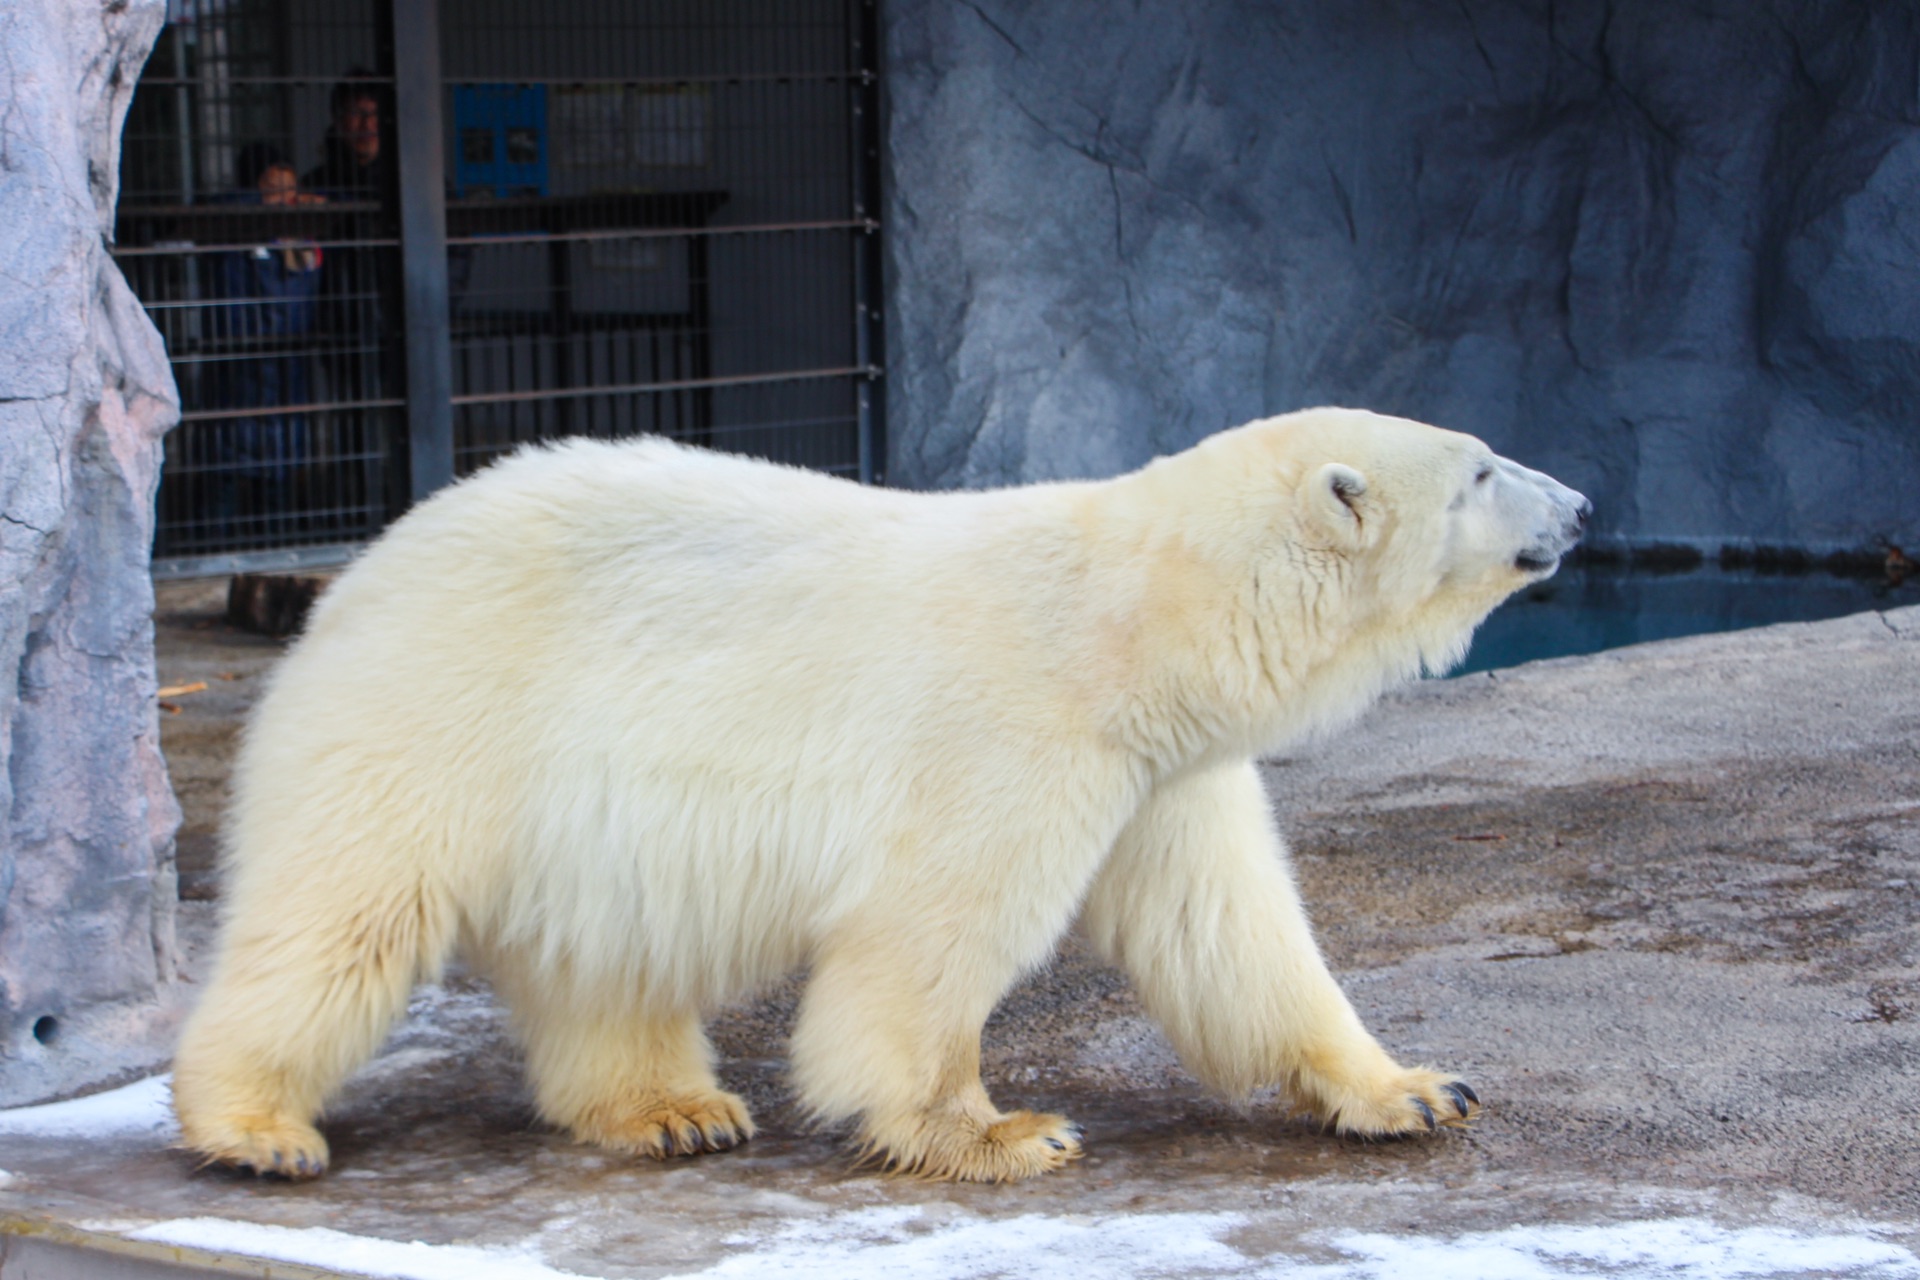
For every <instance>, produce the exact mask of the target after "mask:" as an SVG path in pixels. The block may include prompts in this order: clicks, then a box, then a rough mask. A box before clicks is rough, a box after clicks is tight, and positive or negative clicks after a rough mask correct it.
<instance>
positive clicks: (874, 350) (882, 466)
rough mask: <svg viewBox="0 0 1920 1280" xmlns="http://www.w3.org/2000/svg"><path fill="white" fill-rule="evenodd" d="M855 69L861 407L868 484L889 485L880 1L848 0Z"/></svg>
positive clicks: (862, 472)
mask: <svg viewBox="0 0 1920 1280" xmlns="http://www.w3.org/2000/svg"><path fill="white" fill-rule="evenodd" d="M847 16H848V26H849V28H850V30H849V33H848V34H849V36H850V37H851V40H852V48H851V62H852V66H851V67H850V70H851V72H852V79H851V81H850V86H851V100H850V102H849V103H848V106H849V113H848V114H849V118H850V122H851V125H852V139H851V141H852V144H853V145H852V155H851V156H850V157H849V160H850V161H851V164H852V169H853V175H852V176H853V216H854V217H855V218H856V219H859V220H860V221H861V223H862V224H863V225H862V226H861V228H860V229H859V230H857V231H855V232H854V233H853V308H854V318H853V326H854V328H853V335H854V363H855V364H856V365H857V366H858V367H859V368H860V370H861V372H860V373H859V374H857V375H855V381H854V412H855V420H856V427H855V431H856V434H857V438H858V448H859V463H858V465H859V477H860V483H861V484H884V483H886V408H885V404H884V396H882V395H879V394H876V393H878V392H881V391H882V390H883V388H882V387H881V386H880V378H881V367H882V354H881V351H882V335H883V334H884V332H885V330H884V326H883V322H882V318H881V313H880V302H881V298H882V296H883V293H884V289H883V286H882V280H883V278H884V277H883V274H882V266H881V263H882V259H881V255H880V206H881V191H880V183H881V166H880V127H881V123H880V122H881V114H880V113H881V105H880V76H879V65H880V21H879V12H878V7H877V5H876V3H875V0H848V3H847Z"/></svg>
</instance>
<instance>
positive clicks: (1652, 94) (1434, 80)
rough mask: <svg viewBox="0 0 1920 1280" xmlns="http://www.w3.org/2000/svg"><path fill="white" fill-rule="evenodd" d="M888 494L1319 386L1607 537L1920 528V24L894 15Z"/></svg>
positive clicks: (1478, 15)
mask: <svg viewBox="0 0 1920 1280" xmlns="http://www.w3.org/2000/svg"><path fill="white" fill-rule="evenodd" d="M886 14H887V31H886V41H887V55H888V66H889V81H888V88H889V93H890V95H891V113H890V118H889V131H890V134H889V141H888V151H887V167H888V170H889V179H890V197H889V204H888V208H887V212H888V215H889V218H890V226H889V231H890V235H889V239H888V246H889V249H888V251H889V254H890V255H891V260H890V264H889V265H890V270H891V273H892V280H891V297H892V298H893V309H892V314H891V315H890V317H889V329H888V342H889V370H890V377H889V397H890V398H889V404H888V418H889V424H890V425H889V430H890V435H891V438H892V445H891V454H892V456H891V458H890V473H889V478H890V480H891V481H892V482H893V483H896V484H905V485H911V486H931V487H947V486H956V485H980V484H995V483H1004V482H1007V481H1013V480H1034V479H1046V478H1053V477H1065V476H1084V475H1097V474H1104V473H1110V472H1114V471H1118V470H1120V469H1123V468H1126V467H1130V466H1133V465H1136V464H1138V463H1140V462H1142V461H1144V460H1145V459H1146V458H1148V457H1150V456H1152V455H1154V454H1157V453H1161V452H1165V451H1168V450H1173V449H1178V448H1181V447H1184V446H1185V445H1187V444H1189V443H1191V442H1192V441H1193V440H1195V439H1197V438H1199V437H1201V436H1203V435H1205V434H1207V433H1209V432H1212V431H1216V430H1219V429H1221V428H1223V427H1226V426H1230V425H1233V424H1235V423H1238V422H1240V421H1243V420H1246V419H1249V418H1252V417H1256V416H1260V415H1263V414H1267V413H1273V412H1279V411H1283V410H1287V409H1293V408H1298V407H1301V406H1305V405H1311V404H1316V403H1327V402H1334V403H1346V404H1359V405H1364V406H1367V407H1372V408H1376V409H1381V410H1385V411H1390V412H1398V413H1405V414H1409V415H1411V416H1415V417H1420V418H1424V419H1428V420H1431V421H1436V422H1439V423H1442V424H1445V425H1449V426H1455V427H1459V428H1461V429H1464V430H1470V431H1473V432H1475V433H1476V434H1479V435H1481V436H1483V437H1485V438H1486V439H1487V440H1488V441H1489V442H1490V443H1492V444H1493V445H1494V446H1495V447H1496V448H1498V449H1500V450H1502V451H1503V452H1506V453H1510V454H1512V455H1514V456H1515V457H1518V458H1520V459H1522V460H1524V461H1526V462H1527V463H1529V464H1530V465H1533V466H1537V467H1540V468H1542V469H1544V470H1547V471H1549V472H1551V473H1553V474H1554V475H1555V476H1557V477H1559V478H1560V479H1562V480H1564V481H1566V482H1567V483H1569V484H1572V485H1574V486H1576V487H1577V488H1579V489H1581V490H1582V491H1584V492H1586V493H1587V494H1589V495H1590V496H1591V497H1592V498H1593V500H1594V503H1595V506H1596V507H1597V509H1598V516H1597V527H1598V532H1599V534H1600V535H1601V536H1602V537H1605V536H1608V535H1612V536H1615V537H1619V538H1624V539H1628V540H1633V541H1655V540H1675V541H1690V542H1694V543H1698V544H1703V545H1708V546H1712V545H1717V544H1718V543H1720V542H1722V541H1736V542H1759V543H1768V544H1793V545H1799V546H1805V547H1810V548H1821V547H1847V548H1856V547H1861V546H1866V545H1871V544H1872V543H1873V541H1874V540H1875V539H1876V538H1880V537H1887V538H1891V539H1892V540H1894V541H1896V542H1899V541H1901V540H1902V539H1903V538H1906V539H1911V538H1913V537H1914V536H1915V535H1916V534H1920V486H1916V485H1914V484H1913V483H1912V479H1913V477H1914V476H1916V475H1920V429H1916V426H1915V421H1916V415H1917V414H1920V101H1916V82H1915V72H1914V67H1915V65H1916V62H1917V61H1920V10H1916V9H1915V8H1914V7H1913V6H1912V5H1910V4H1906V3H1902V2H1897V0H1864V2H1863V3H1859V4H1849V5H1832V4H1821V3H1817V2H1816V0H1783V2H1780V3H1768V4H1762V5H1729V4H1723V3H1708V2H1706V0H1682V2H1681V3H1665V2H1663V0H1577V2H1576V3H1566V2H1565V0H1400V2H1398V3H1394V2H1389V0H1365V2H1363V3H1358V4H1333V3H1320V4H1311V5H1287V6H1274V5H1262V4H1254V3H1222V2H1216V3H1207V4H1199V5H1189V4H1181V3H1176V2H1175V0H1144V2H1143V3H1140V4H1137V5H1132V6H1126V7H1124V8H1119V9H1116V8H1115V7H1113V6H1111V5H1106V4H1100V3H1096V2H1094V0H1075V2H1072V3H1057V4H1047V5H1035V4H1023V3H1017V2H1014V0H978V2H977V3H962V4H946V3H936V2H934V0H894V2H893V3H890V4H889V5H888V6H887V7H886Z"/></svg>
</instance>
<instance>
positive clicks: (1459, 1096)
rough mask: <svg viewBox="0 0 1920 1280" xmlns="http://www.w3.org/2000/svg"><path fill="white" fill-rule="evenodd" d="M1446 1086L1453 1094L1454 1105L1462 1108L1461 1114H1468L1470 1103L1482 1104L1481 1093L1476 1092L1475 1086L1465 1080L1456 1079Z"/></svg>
mask: <svg viewBox="0 0 1920 1280" xmlns="http://www.w3.org/2000/svg"><path fill="white" fill-rule="evenodd" d="M1445 1088H1446V1091H1447V1092H1448V1093H1450V1094H1452V1095H1453V1105H1454V1106H1456V1107H1458V1108H1460V1114H1461V1115H1463V1116H1464V1115H1465V1114H1467V1109H1468V1106H1469V1105H1472V1106H1475V1107H1477V1106H1479V1105H1480V1095H1479V1094H1477V1093H1475V1092H1474V1091H1473V1086H1472V1085H1470V1084H1468V1083H1467V1082H1466V1081H1464V1080H1455V1081H1454V1082H1453V1083H1451V1084H1449V1085H1446V1086H1445Z"/></svg>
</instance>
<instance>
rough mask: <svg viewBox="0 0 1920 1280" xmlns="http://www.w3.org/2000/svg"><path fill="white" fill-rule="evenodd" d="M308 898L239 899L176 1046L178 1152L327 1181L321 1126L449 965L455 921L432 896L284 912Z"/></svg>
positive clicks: (254, 890) (260, 895)
mask: <svg viewBox="0 0 1920 1280" xmlns="http://www.w3.org/2000/svg"><path fill="white" fill-rule="evenodd" d="M307 888H308V889H309V890H310V888H311V886H308V887H307ZM311 896H312V895H311V894H310V893H309V892H302V891H291V892H278V891H275V892H265V891H264V889H263V887H262V886H259V885H254V886H251V887H250V889H249V891H248V892H246V893H236V894H235V898H234V901H233V902H232V904H231V909H232V914H231V917H230V920H229V923H228V925H227V928H226V930H225V932H224V936H223V937H222V940H221V951H220V957H219V960H218V962H217V963H216V965H215V968H214V973H213V978H212V980H211V982H210V983H209V984H208V988H207V992H206V994H205V996H204V997H202V999H201V1001H200V1004H199V1006H198V1008H196V1009H195V1010H194V1013H193V1016H192V1017H191V1018H190V1019H189V1020H188V1022H187V1026H186V1029H185V1031H184V1032H183V1033H182V1035H181V1039H180V1048H179V1051H178V1052H177V1053H176V1054H175V1057H174V1066H173V1106H174V1112H175V1114H176V1115H177V1116H178V1117H179V1120H180V1137H181V1145H182V1146H184V1147H186V1148H188V1149H189V1150H192V1151H195V1152H198V1153H199V1154H200V1155H201V1156H203V1157H204V1158H205V1160H206V1162H207V1163H209V1164H225V1165H232V1166H235V1167H238V1168H243V1169H251V1170H253V1171H254V1172H255V1173H260V1174H268V1173H271V1174H278V1175H280V1176H282V1177H287V1178H312V1177H318V1176H319V1175H320V1174H322V1173H324V1172H325V1171H326V1167H327V1157H328V1152H327V1143H326V1139H324V1138H322V1137H321V1136H320V1132H319V1130H317V1129H316V1128H314V1125H313V1121H314V1117H315V1116H316V1115H317V1114H318V1113H319V1111H320V1108H321V1106H322V1104H324V1103H325V1102H326V1100H327V1097H328V1095H330V1094H331V1093H333V1091H334V1090H335V1089H337V1088H338V1087H339V1085H340V1084H341V1082H342V1081H344V1080H345V1079H346V1078H347V1076H348V1074H350V1073H351V1072H352V1071H353V1069H354V1068H355V1067H357V1066H359V1065H360V1064H361V1063H362V1062H364V1061H366V1059H367V1058H368V1057H369V1056H370V1055H371V1054H372V1053H373V1051H374V1050H375V1049H377V1048H379V1046H380V1042H381V1041H382V1040H383V1039H384V1038H385V1037H386V1034H387V1031H388V1029H389V1028H390V1027H391V1026H392V1025H393V1021H394V1019H395V1018H396V1017H397V1016H398V1015H399V1014H400V1012H401V1011H402V1010H403V1009H404V1008H405V1007H406V1000H407V995H408V993H409V992H411V991H412V990H413V985H414V983H415V982H416V981H417V980H418V979H419V978H420V976H421V975H422V974H423V973H426V972H431V971H433V970H435V969H437V968H438V967H439V965H440V963H441V961H442V960H443V959H444V958H445V954H446V949H447V945H448V938H449V935H450V932H451V929H450V925H451V919H452V913H451V911H450V910H448V909H447V908H446V904H445V903H444V902H441V901H440V900H439V899H438V898H437V897H436V896H435V895H433V894H431V893H429V892H428V891H427V890H426V889H425V888H424V887H421V886H417V885H416V886H414V887H413V889H412V890H411V891H401V892H393V893H390V894H389V895H387V896H383V897H382V898H380V899H379V900H377V901H374V900H369V901H366V902H363V903H361V904H360V907H359V909H358V910H349V911H344V912H341V913H339V914H337V915H335V914H326V915H315V916H311V917H303V915H302V913H301V912H300V910H299V909H298V907H297V906H292V907H285V906H281V905H280V904H289V903H296V904H297V903H299V902H300V901H302V900H303V898H308V897H311ZM319 896H321V897H324V896H325V895H319ZM268 902H271V903H274V904H275V906H274V907H273V908H267V907H265V905H264V904H265V903H268Z"/></svg>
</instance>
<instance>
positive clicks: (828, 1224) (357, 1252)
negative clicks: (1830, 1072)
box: [102, 1206, 1920, 1280]
mask: <svg viewBox="0 0 1920 1280" xmlns="http://www.w3.org/2000/svg"><path fill="white" fill-rule="evenodd" d="M102 1225H104V1224H102ZM1245 1225H1247V1218H1246V1216H1245V1215H1243V1214H1237V1213H1143V1214H1129V1215H1108V1216H1098V1215H1088V1216H1085V1217H1077V1216H1076V1217H1052V1216H1047V1215H1042V1214H1026V1215H1022V1216H1020V1217H1015V1218H1000V1219H985V1218H977V1217H971V1216H962V1217H959V1218H952V1219H939V1220H934V1219H930V1218H929V1217H928V1215H927V1214H926V1212H925V1211H924V1210H923V1209H921V1208H919V1207H909V1206H900V1207H888V1208H874V1209H860V1210H854V1211H849V1212H841V1213H831V1214H825V1215H822V1216H820V1217H810V1218H800V1219H789V1220H787V1221H785V1222H781V1223H779V1224H778V1225H776V1226H774V1227H772V1228H770V1229H768V1230H765V1231H758V1232H750V1233H743V1234H741V1235H738V1236H734V1237H732V1238H730V1239H728V1240H727V1241H726V1242H725V1243H726V1244H728V1245H730V1246H733V1247H734V1248H735V1252H733V1253H731V1254H730V1255H729V1256H727V1257H726V1258H724V1259H722V1260H721V1261H719V1262H717V1263H715V1264H713V1265H712V1266H709V1267H707V1268H705V1269H703V1270H699V1271H694V1272H687V1273H684V1277H685V1278H686V1280H691V1278H693V1277H699V1278H701V1280H726V1278H728V1277H742V1276H754V1277H759V1276H766V1277H775V1278H778V1280H812V1278H815V1277H818V1278H819V1280H895V1278H896V1277H902V1276H906V1277H937V1278H938V1280H996V1278H998V1277H1024V1276H1029V1275H1043V1274H1054V1273H1065V1274H1071V1275H1072V1276H1073V1277H1074V1280H1148V1278H1150V1277H1173V1276H1184V1277H1200V1278H1208V1277H1248V1278H1257V1280H1401V1278H1403V1277H1414V1276H1417V1277H1419V1280H1572V1278H1573V1277H1607V1278H1609V1280H1768V1278H1771V1277H1781V1278H1782V1280H1784V1278H1785V1277H1790V1276H1804V1275H1806V1274H1808V1273H1809V1272H1817V1273H1818V1274H1821V1275H1829V1276H1837V1277H1846V1278H1848V1280H1920V1258H1916V1257H1915V1256H1914V1254H1913V1253H1912V1252H1911V1251H1909V1250H1907V1249H1904V1248H1902V1247H1900V1246H1899V1245H1897V1244H1894V1243H1891V1242H1890V1241H1887V1240H1884V1239H1880V1238H1878V1236H1877V1234H1876V1232H1875V1230H1874V1229H1872V1228H1868V1227H1860V1228H1851V1227H1850V1228H1846V1229H1844V1230H1838V1229H1829V1230H1821V1231H1795V1230H1789V1229H1786V1228H1782V1227H1768V1226H1760V1227H1723V1226H1720V1225H1718V1224H1716V1223H1713V1222H1711V1221H1708V1220H1706V1219H1703V1218H1673V1219H1657V1220H1647V1221H1637V1222H1621V1223H1612V1224H1608V1225H1602V1226H1571V1225H1547V1226H1526V1227H1509V1228H1506V1229H1504V1230H1500V1231H1486V1232H1477V1233H1471V1234H1465V1235H1459V1236H1421V1235H1408V1236H1390V1235H1384V1234H1380V1233H1374V1232H1352V1231H1348V1232H1333V1233H1321V1234H1318V1235H1315V1236H1312V1237H1310V1238H1309V1239H1308V1240H1307V1242H1306V1243H1307V1244H1308V1245H1309V1246H1311V1249H1310V1254H1309V1256H1301V1255H1292V1256H1289V1255H1284V1254H1282V1255H1267V1256H1258V1255H1251V1254H1248V1253H1246V1252H1243V1251H1242V1250H1241V1249H1239V1248H1237V1247H1235V1246H1234V1245H1233V1244H1231V1243H1229V1240H1228V1237H1229V1236H1230V1235H1231V1234H1232V1233H1233V1232H1234V1231H1235V1230H1236V1229H1237V1228H1239V1227H1242V1226H1245ZM120 1230H121V1231H122V1232H123V1233H125V1234H127V1235H129V1236H130V1238H132V1239H136V1240H151V1241H156V1242H162V1243H166V1244H174V1245H187V1246H192V1247H196V1248H201V1249H207V1250H210V1251H214V1252H220V1253H231V1254H241V1255H245V1256H251V1257H257V1258H270V1259H274V1260H278V1261H283V1262H299V1263H306V1264H308V1265H316V1266H322V1267H327V1268H332V1269H334V1270H339V1271H344V1272H348V1273H351V1274H355V1275H363V1276H378V1277H391V1278H394V1280H555V1278H556V1277H559V1278H565V1277H570V1276H571V1275H572V1274H573V1273H570V1272H563V1271H556V1270H554V1269H553V1268H552V1267H550V1266H548V1265H547V1263H546V1262H545V1261H544V1260H543V1259H542V1257H541V1256H540V1253H539V1249H538V1247H537V1246H536V1245H535V1244H534V1243H533V1242H532V1241H528V1242H523V1243H522V1244H520V1245H518V1246H515V1247H511V1248H504V1247H487V1248H483V1247H476V1246H470V1245H429V1244H423V1243H420V1242H418V1241H415V1242H412V1243H400V1242H397V1241H390V1240H375V1239H370V1238H368V1237H365V1236H355V1235H349V1234H347V1233H345V1232H341V1231H332V1230H327V1229H322V1228H309V1229H301V1230H296V1229H293V1228H288V1227H270V1226H261V1225H258V1224H253V1223H240V1222H229V1221H225V1220H222V1219H218V1218H183V1219H176V1220H174V1221H170V1222H162V1223H158V1224H155V1225H152V1226H147V1227H141V1228H137V1229H134V1230H131V1231H128V1230H127V1229H126V1228H125V1227H124V1226H123V1227H121V1228H120ZM610 1261H614V1262H622V1261H631V1260H630V1259H627V1260H623V1259H618V1258H614V1259H610Z"/></svg>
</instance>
